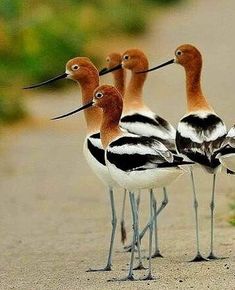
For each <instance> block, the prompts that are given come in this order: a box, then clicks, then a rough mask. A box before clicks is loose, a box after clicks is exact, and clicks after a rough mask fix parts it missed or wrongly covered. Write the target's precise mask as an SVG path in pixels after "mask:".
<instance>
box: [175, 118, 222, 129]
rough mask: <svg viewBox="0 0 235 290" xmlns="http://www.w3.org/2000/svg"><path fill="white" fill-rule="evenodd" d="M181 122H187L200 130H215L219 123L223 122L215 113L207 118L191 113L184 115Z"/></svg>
mask: <svg viewBox="0 0 235 290" xmlns="http://www.w3.org/2000/svg"><path fill="white" fill-rule="evenodd" d="M180 122H182V123H186V124H188V125H189V126H191V127H193V128H194V129H195V130H196V131H197V132H198V131H202V130H203V131H213V130H214V129H215V128H216V127H217V126H218V124H223V122H222V120H221V119H220V118H219V117H218V116H216V115H214V114H209V115H208V116H207V117H206V118H201V117H200V116H197V115H194V114H191V115H189V116H186V117H184V118H183V119H182V120H181V121H180Z"/></svg>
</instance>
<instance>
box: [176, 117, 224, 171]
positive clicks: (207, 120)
mask: <svg viewBox="0 0 235 290" xmlns="http://www.w3.org/2000/svg"><path fill="white" fill-rule="evenodd" d="M226 134H227V130H226V126H225V124H224V123H223V121H222V120H221V119H220V118H219V117H218V116H217V115H216V114H214V113H212V112H199V113H191V114H189V115H187V116H185V117H184V118H182V119H181V121H180V122H179V124H178V128H177V132H176V147H177V150H178V152H179V153H181V154H183V155H185V156H187V157H188V158H189V159H190V160H192V161H194V162H196V163H199V164H201V165H203V166H205V167H206V168H207V169H208V170H209V171H211V170H210V169H215V168H216V167H217V166H219V164H220V161H219V159H217V158H214V152H215V151H216V150H218V149H219V148H220V147H221V144H222V142H223V141H224V138H225V136H226Z"/></svg>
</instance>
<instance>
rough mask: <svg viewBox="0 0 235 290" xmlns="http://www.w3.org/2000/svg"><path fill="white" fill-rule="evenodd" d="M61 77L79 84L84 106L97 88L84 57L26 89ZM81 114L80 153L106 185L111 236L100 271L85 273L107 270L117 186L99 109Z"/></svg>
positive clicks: (94, 72)
mask: <svg viewBox="0 0 235 290" xmlns="http://www.w3.org/2000/svg"><path fill="white" fill-rule="evenodd" d="M64 78H68V79H72V80H74V81H76V82H78V83H79V84H80V87H81V91H82V102H83V104H86V103H88V102H89V101H91V100H92V96H93V91H94V89H95V88H96V87H98V85H99V73H98V71H97V69H96V67H95V66H94V65H93V64H92V62H91V61H90V60H89V59H88V58H86V57H76V58H74V59H71V60H70V61H68V62H67V64H66V72H65V73H63V74H61V75H59V76H57V77H55V78H53V79H51V80H48V81H45V82H43V83H40V84H37V85H33V86H30V87H26V88H25V89H30V88H36V87H39V86H43V85H45V84H49V83H51V82H54V81H56V80H59V79H64ZM84 114H85V120H86V124H87V135H86V138H85V141H84V147H83V149H84V151H83V152H84V155H85V157H86V160H87V162H88V164H89V166H90V167H91V169H92V170H93V171H94V173H95V174H96V175H97V176H98V177H99V178H100V179H101V180H102V181H103V182H104V184H105V185H106V186H108V189H109V195H110V202H111V210H112V234H111V241H110V247H109V255H108V260H107V265H106V266H105V267H104V268H103V269H96V270H92V269H90V270H88V271H110V270H111V266H112V252H113V243H114V237H115V231H116V224H117V218H116V210H115V204H114V203H115V202H114V195H113V188H114V187H115V186H117V184H116V182H115V181H114V180H113V179H112V178H111V176H110V173H109V171H108V168H107V167H106V166H105V157H104V150H103V147H102V144H101V139H100V125H101V118H102V111H101V109H99V108H98V107H92V108H89V109H87V110H86V111H84Z"/></svg>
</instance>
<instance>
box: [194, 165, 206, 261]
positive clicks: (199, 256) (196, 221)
mask: <svg viewBox="0 0 235 290" xmlns="http://www.w3.org/2000/svg"><path fill="white" fill-rule="evenodd" d="M190 173H191V181H192V187H193V206H194V212H195V223H196V246H197V254H196V256H195V257H194V258H193V259H192V260H191V262H201V261H208V260H207V259H206V258H204V257H203V256H202V255H201V253H200V246H199V225H198V201H197V196H196V189H195V182H194V176H193V169H192V168H191V169H190Z"/></svg>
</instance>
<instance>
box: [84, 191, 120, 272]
mask: <svg viewBox="0 0 235 290" xmlns="http://www.w3.org/2000/svg"><path fill="white" fill-rule="evenodd" d="M109 196H110V203H111V210H112V234H111V240H110V245H109V255H108V261H107V265H106V266H105V267H104V268H101V269H89V270H88V271H87V272H100V271H111V267H112V254H113V244H114V238H115V232H116V226H117V217H116V210H115V202H114V196H113V189H112V188H109Z"/></svg>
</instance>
